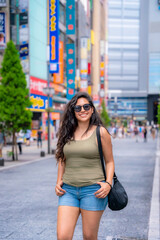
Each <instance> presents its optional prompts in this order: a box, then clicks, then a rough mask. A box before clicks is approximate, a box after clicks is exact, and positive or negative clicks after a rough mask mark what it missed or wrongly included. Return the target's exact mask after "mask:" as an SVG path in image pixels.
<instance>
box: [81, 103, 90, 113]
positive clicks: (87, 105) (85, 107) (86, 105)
mask: <svg viewBox="0 0 160 240" xmlns="http://www.w3.org/2000/svg"><path fill="white" fill-rule="evenodd" d="M83 108H84V110H85V111H88V110H89V109H90V108H91V105H90V104H84V105H83Z"/></svg>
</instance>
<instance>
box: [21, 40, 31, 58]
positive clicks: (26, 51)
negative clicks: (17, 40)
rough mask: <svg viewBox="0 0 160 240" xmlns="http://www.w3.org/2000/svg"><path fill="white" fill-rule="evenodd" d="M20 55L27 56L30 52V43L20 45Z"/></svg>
mask: <svg viewBox="0 0 160 240" xmlns="http://www.w3.org/2000/svg"><path fill="white" fill-rule="evenodd" d="M19 53H20V57H26V56H28V54H29V48H28V43H26V44H22V45H20V46H19Z"/></svg>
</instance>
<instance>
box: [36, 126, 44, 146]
mask: <svg viewBox="0 0 160 240" xmlns="http://www.w3.org/2000/svg"><path fill="white" fill-rule="evenodd" d="M42 133H43V132H42V131H41V128H39V129H38V131H37V147H38V148H39V146H40V147H41V148H42Z"/></svg>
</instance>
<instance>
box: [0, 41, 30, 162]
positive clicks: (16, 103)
mask: <svg viewBox="0 0 160 240" xmlns="http://www.w3.org/2000/svg"><path fill="white" fill-rule="evenodd" d="M0 74H1V77H2V80H1V84H0V124H1V125H2V126H3V129H4V130H5V132H6V133H7V134H11V135H12V160H18V155H17V147H16V132H19V131H20V130H21V129H23V130H27V129H30V126H31V118H32V112H31V111H30V110H29V109H27V108H28V107H30V106H31V104H32V103H31V101H30V100H29V90H28V89H27V83H26V79H25V74H24V73H23V70H22V66H21V63H20V58H19V54H18V51H17V49H16V47H15V45H14V43H13V42H12V41H9V42H8V43H7V48H6V49H5V53H4V57H3V61H2V68H1V69H0Z"/></svg>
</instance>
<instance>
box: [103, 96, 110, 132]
mask: <svg viewBox="0 0 160 240" xmlns="http://www.w3.org/2000/svg"><path fill="white" fill-rule="evenodd" d="M101 106H102V112H101V119H102V122H103V124H104V125H105V126H106V127H107V126H109V125H110V121H111V120H110V118H109V115H108V113H107V111H106V106H105V102H104V100H103V102H102V105H101Z"/></svg>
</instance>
